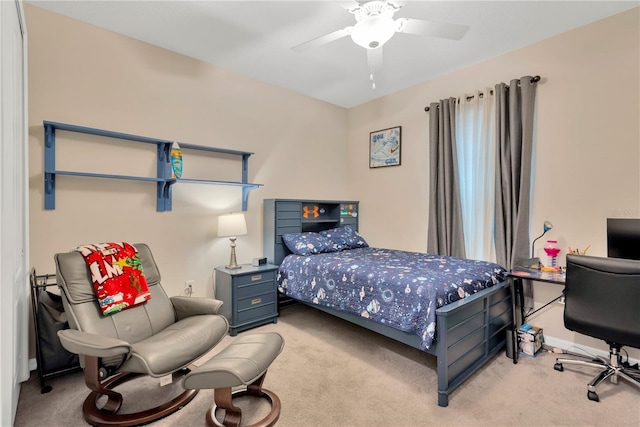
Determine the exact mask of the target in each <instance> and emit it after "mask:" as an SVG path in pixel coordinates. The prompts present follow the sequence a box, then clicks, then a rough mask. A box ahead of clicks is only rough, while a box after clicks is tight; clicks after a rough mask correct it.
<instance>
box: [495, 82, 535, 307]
mask: <svg viewBox="0 0 640 427" xmlns="http://www.w3.org/2000/svg"><path fill="white" fill-rule="evenodd" d="M536 87H537V82H535V81H533V78H532V77H531V76H524V77H522V78H520V79H519V80H518V79H515V80H511V82H509V86H507V85H506V84H504V83H499V84H497V85H496V87H495V95H496V142H497V150H496V172H497V173H496V224H495V240H496V258H497V261H498V264H501V265H503V266H504V267H506V268H512V267H513V266H514V265H517V263H518V262H519V261H520V260H523V259H526V258H529V256H530V255H529V201H530V192H531V191H530V190H531V152H532V149H533V120H534V106H535V95H536ZM532 297H533V290H532V288H531V286H530V283H529V286H526V285H525V306H527V307H529V306H532V303H533V298H532Z"/></svg>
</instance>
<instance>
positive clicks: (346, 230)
mask: <svg viewBox="0 0 640 427" xmlns="http://www.w3.org/2000/svg"><path fill="white" fill-rule="evenodd" d="M320 235H321V236H324V237H326V238H327V239H328V240H329V242H330V243H331V249H330V250H328V251H327V252H332V251H333V252H335V251H343V250H345V249H356V248H367V247H369V244H368V243H367V242H366V240H364V239H363V238H362V236H361V235H359V234H358V232H357V231H356V230H354V229H353V228H351V226H350V225H345V226H344V227H339V228H332V229H331V230H325V231H321V232H320Z"/></svg>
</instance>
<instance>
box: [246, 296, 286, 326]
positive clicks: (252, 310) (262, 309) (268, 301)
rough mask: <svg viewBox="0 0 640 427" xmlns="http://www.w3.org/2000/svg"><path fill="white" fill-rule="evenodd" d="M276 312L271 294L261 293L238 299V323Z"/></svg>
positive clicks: (274, 300) (274, 301)
mask: <svg viewBox="0 0 640 427" xmlns="http://www.w3.org/2000/svg"><path fill="white" fill-rule="evenodd" d="M276 314H277V312H276V299H275V297H274V295H273V294H263V295H259V296H255V297H253V298H247V299H244V300H240V301H238V323H239V324H242V323H244V322H249V321H251V320H254V319H259V318H261V317H267V316H273V315H276Z"/></svg>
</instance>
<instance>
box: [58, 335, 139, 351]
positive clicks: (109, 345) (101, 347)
mask: <svg viewBox="0 0 640 427" xmlns="http://www.w3.org/2000/svg"><path fill="white" fill-rule="evenodd" d="M58 337H59V338H60V343H61V344H62V346H63V347H64V348H65V349H66V350H67V351H70V352H71V353H75V354H80V355H83V356H94V357H112V356H120V355H122V354H129V353H130V352H131V345H129V343H128V342H126V341H123V340H120V339H117V338H111V337H105V336H102V335H96V334H90V333H88V332H81V331H77V330H75V329H63V330H61V331H58Z"/></svg>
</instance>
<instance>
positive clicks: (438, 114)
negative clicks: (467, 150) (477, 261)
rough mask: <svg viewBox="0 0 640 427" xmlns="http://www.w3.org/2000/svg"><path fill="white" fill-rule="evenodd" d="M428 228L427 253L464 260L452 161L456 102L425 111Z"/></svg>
mask: <svg viewBox="0 0 640 427" xmlns="http://www.w3.org/2000/svg"><path fill="white" fill-rule="evenodd" d="M429 111H430V114H429V226H428V235H427V252H428V253H431V254H438V255H449V256H455V257H460V258H464V257H465V251H464V236H463V231H462V209H461V207H460V190H459V184H458V164H457V158H456V113H455V112H456V100H455V98H449V99H443V100H440V102H439V103H435V102H434V103H432V104H431V105H430V108H429Z"/></svg>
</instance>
